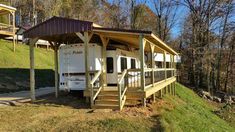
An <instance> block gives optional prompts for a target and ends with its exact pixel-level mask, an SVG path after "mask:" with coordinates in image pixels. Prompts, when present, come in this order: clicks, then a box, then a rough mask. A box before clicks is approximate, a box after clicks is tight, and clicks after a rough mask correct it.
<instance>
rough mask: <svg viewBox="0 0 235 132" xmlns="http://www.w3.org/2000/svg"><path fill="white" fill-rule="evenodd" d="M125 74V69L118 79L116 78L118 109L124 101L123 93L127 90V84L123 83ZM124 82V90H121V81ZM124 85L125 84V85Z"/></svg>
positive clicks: (120, 108)
mask: <svg viewBox="0 0 235 132" xmlns="http://www.w3.org/2000/svg"><path fill="white" fill-rule="evenodd" d="M126 75H127V70H126V69H125V70H124V71H123V72H122V75H121V77H120V79H119V80H118V84H117V85H118V101H119V103H118V104H119V110H122V108H123V106H124V104H125V102H124V101H123V99H124V96H125V93H126V91H127V84H125V82H123V81H124V79H125V76H126ZM122 82H123V83H124V87H123V88H124V90H123V91H122V85H121V83H122ZM125 85H126V86H125Z"/></svg>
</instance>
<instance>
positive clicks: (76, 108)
mask: <svg viewBox="0 0 235 132" xmlns="http://www.w3.org/2000/svg"><path fill="white" fill-rule="evenodd" d="M176 93H177V96H175V97H173V96H171V95H166V96H165V97H164V98H163V99H162V100H159V99H158V100H157V102H156V103H154V104H152V105H149V106H148V107H146V108H142V107H140V108H135V107H130V108H127V107H125V108H124V109H123V111H121V112H117V111H111V112H103V111H102V112H93V111H92V110H91V109H89V108H88V105H85V101H84V100H81V99H77V98H74V97H71V96H62V97H60V98H59V99H57V100H56V99H54V98H53V97H52V96H50V97H46V98H42V99H41V100H39V101H38V102H37V103H35V104H24V105H22V106H11V107H2V108H0V119H1V122H0V131H156V130H161V131H202V132H203V131H218V132H222V131H231V132H232V131H234V130H235V128H233V127H232V126H234V124H230V125H229V123H227V122H226V121H225V120H223V119H221V118H220V117H218V116H217V115H215V114H214V112H213V111H214V110H216V109H217V107H216V106H214V105H210V104H209V103H208V102H206V101H204V100H203V99H201V98H200V97H199V96H197V95H196V94H195V93H194V92H193V91H191V90H190V89H187V88H185V87H184V86H182V85H179V84H177V90H176Z"/></svg>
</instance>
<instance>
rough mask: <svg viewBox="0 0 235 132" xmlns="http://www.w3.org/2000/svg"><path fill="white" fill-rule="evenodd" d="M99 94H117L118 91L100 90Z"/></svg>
mask: <svg viewBox="0 0 235 132" xmlns="http://www.w3.org/2000/svg"><path fill="white" fill-rule="evenodd" d="M100 94H115V95H118V91H101V92H100Z"/></svg>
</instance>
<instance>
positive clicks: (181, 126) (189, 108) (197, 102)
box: [160, 84, 235, 132]
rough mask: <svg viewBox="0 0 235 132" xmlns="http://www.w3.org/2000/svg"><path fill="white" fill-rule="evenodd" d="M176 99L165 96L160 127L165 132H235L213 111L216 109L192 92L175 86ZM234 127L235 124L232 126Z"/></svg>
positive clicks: (181, 86) (180, 86) (178, 85)
mask: <svg viewBox="0 0 235 132" xmlns="http://www.w3.org/2000/svg"><path fill="white" fill-rule="evenodd" d="M176 88H177V89H176V94H177V96H176V97H172V96H166V97H165V98H164V101H166V102H167V103H165V104H164V105H163V108H162V111H163V112H162V114H161V120H160V121H161V125H162V127H163V128H165V130H166V131H173V130H174V131H200V132H204V131H213V132H215V131H217V132H222V131H231V132H232V131H235V128H232V126H230V125H229V123H227V122H226V121H225V120H223V119H221V118H220V117H219V116H217V115H216V114H215V113H214V112H213V111H214V110H215V109H217V108H216V107H215V106H213V105H211V104H209V103H208V102H206V101H205V100H203V99H202V98H200V97H199V96H198V95H196V94H195V93H194V92H193V91H192V90H190V89H188V88H186V87H184V86H183V85H180V84H176ZM233 126H235V124H233Z"/></svg>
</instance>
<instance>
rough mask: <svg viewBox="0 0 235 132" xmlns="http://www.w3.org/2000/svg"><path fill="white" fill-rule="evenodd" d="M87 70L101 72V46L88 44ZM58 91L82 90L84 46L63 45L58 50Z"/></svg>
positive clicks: (83, 82) (83, 85)
mask: <svg viewBox="0 0 235 132" xmlns="http://www.w3.org/2000/svg"><path fill="white" fill-rule="evenodd" d="M88 49H89V62H88V65H89V70H91V71H92V70H101V46H99V45H97V44H89V48H88ZM59 60H60V61H59V62H60V90H84V88H85V81H86V80H85V59H84V45H83V44H73V45H63V46H61V47H60V50H59Z"/></svg>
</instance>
